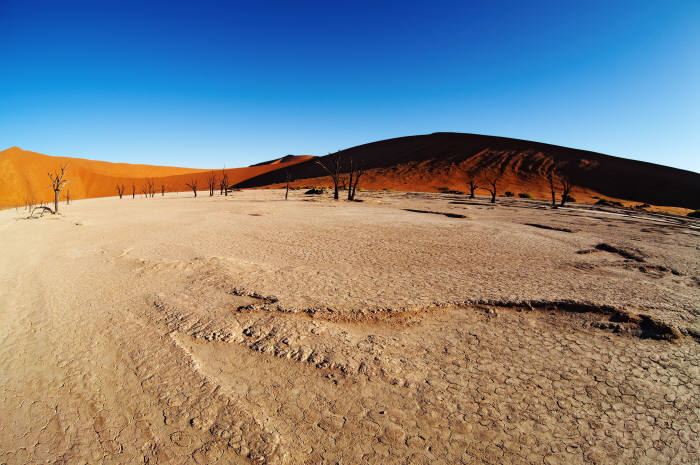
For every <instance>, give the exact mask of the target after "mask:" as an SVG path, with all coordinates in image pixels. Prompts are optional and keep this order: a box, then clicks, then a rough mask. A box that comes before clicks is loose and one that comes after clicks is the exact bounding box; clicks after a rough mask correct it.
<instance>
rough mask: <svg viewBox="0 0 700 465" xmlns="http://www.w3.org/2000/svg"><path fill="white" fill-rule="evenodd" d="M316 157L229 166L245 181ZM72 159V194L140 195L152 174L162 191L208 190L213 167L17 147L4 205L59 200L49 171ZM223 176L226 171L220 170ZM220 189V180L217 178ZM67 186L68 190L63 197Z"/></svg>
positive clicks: (8, 153) (2, 166) (10, 156)
mask: <svg viewBox="0 0 700 465" xmlns="http://www.w3.org/2000/svg"><path fill="white" fill-rule="evenodd" d="M308 158H310V157H308V156H307V157H303V156H301V157H292V158H289V157H284V158H281V159H278V160H275V163H269V164H264V165H259V166H252V167H247V168H231V169H227V170H225V171H226V173H227V174H228V177H229V181H230V184H231V185H233V184H236V183H240V182H242V181H244V180H246V179H248V178H250V177H253V176H259V175H261V174H264V173H266V172H268V171H270V170H276V169H279V168H284V167H288V166H290V165H293V164H295V163H299V162H301V161H304V160H306V159H308ZM66 163H67V164H68V170H67V176H66V177H67V178H68V179H70V183H69V184H68V185H67V189H68V190H70V196H71V198H72V199H80V198H88V197H107V196H113V195H117V190H116V185H117V184H124V186H125V195H131V191H132V185H133V186H135V187H136V193H137V194H140V193H141V192H142V190H143V188H144V186H145V182H146V179H148V178H151V179H153V183H154V185H155V188H156V191H157V192H160V190H161V186H165V190H166V191H168V192H172V191H183V190H187V189H188V187H186V186H185V183H188V182H190V181H191V180H193V179H194V180H196V182H197V185H198V189H199V190H201V191H205V190H206V189H207V178H208V177H209V175H210V173H211V171H210V170H201V169H192V168H178V167H171V166H153V165H133V164H129V163H110V162H104V161H96V160H87V159H83V158H71V157H53V156H49V155H43V154H40V153H35V152H30V151H26V150H22V149H20V148H18V147H11V148H9V149H7V150H3V151H0V208H10V207H14V206H16V205H23V204H24V203H25V202H26V201H27V200H28V199H30V198H33V199H34V200H35V201H38V202H41V201H44V202H49V201H52V200H53V192H52V191H50V190H49V188H48V186H49V178H48V176H47V173H48V172H49V171H53V170H56V169H58V168H60V167H61V166H63V165H65V164H66ZM214 173H215V174H216V176H217V177H218V179H221V175H222V170H221V169H218V170H214ZM217 189H218V183H217ZM65 194H66V191H65V190H64V192H63V193H62V197H61V198H62V199H63V198H64V197H65Z"/></svg>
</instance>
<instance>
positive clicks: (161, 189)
mask: <svg viewBox="0 0 700 465" xmlns="http://www.w3.org/2000/svg"><path fill="white" fill-rule="evenodd" d="M160 196H161V197H165V184H161V185H160Z"/></svg>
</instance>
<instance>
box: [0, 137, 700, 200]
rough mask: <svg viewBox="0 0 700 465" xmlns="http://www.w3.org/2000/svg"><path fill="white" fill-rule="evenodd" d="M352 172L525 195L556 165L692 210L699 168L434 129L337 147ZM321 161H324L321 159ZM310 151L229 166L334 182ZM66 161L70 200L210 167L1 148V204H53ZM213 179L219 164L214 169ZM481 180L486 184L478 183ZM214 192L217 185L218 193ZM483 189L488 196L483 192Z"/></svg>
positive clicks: (246, 174)
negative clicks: (473, 183) (494, 186)
mask: <svg viewBox="0 0 700 465" xmlns="http://www.w3.org/2000/svg"><path fill="white" fill-rule="evenodd" d="M339 153H340V155H341V156H342V159H343V167H344V169H347V168H348V166H349V161H350V159H351V158H352V159H353V160H355V161H356V162H359V163H361V164H362V165H363V167H364V168H365V169H366V170H367V172H366V174H365V175H364V176H363V177H362V179H361V182H360V187H362V188H367V189H394V190H405V191H429V192H431V191H432V192H436V191H440V190H460V191H466V185H465V183H466V180H467V179H468V177H470V176H474V177H476V178H477V179H478V180H481V179H483V176H484V175H485V174H488V173H494V172H499V173H502V177H501V180H500V182H499V186H498V191H499V194H500V195H503V194H504V193H505V192H506V191H511V192H513V193H514V194H515V195H516V196H517V195H518V194H519V193H529V194H532V195H533V196H534V197H535V198H542V199H548V198H549V195H550V194H549V186H548V184H547V181H546V179H545V175H546V174H547V173H548V172H549V170H551V169H552V167H554V166H556V167H557V169H558V170H559V171H560V172H561V173H563V174H565V175H566V176H568V177H569V178H570V179H571V181H572V182H573V184H574V186H575V188H574V190H573V192H572V195H573V197H574V198H575V199H576V200H577V201H585V202H590V201H595V198H597V197H609V198H613V199H620V200H625V201H628V202H637V203H648V204H653V205H665V206H674V207H683V208H690V209H695V208H698V207H700V174H698V173H694V172H691V171H685V170H681V169H677V168H670V167H666V166H661V165H656V164H652V163H646V162H641V161H635V160H629V159H625V158H619V157H613V156H609V155H604V154H600V153H595V152H588V151H584V150H577V149H571V148H567V147H560V146H556V145H550V144H543V143H539V142H531V141H525V140H520V139H509V138H504V137H494V136H484V135H477V134H462V133H434V134H427V135H419V136H408V137H400V138H396V139H387V140H382V141H378V142H372V143H368V144H364V145H359V146H357V147H352V148H349V149H346V150H342V151H341V152H339ZM324 158H325V157H321V159H322V160H323V159H324ZM314 159H315V157H313V156H311V155H287V156H285V157H281V158H277V159H274V160H270V161H268V162H263V163H259V164H256V165H252V166H249V167H245V168H231V169H227V170H226V172H227V174H228V177H229V180H230V183H231V185H235V186H236V187H241V188H254V187H279V186H280V185H281V184H283V183H285V182H286V173H287V172H289V173H290V174H291V176H292V179H293V180H294V183H293V185H295V186H305V185H329V182H330V180H329V179H328V177H327V176H324V175H325V173H324V172H323V170H322V169H321V167H319V166H318V164H317V163H315V160H314ZM65 163H69V171H68V177H69V178H70V179H72V182H71V183H70V184H69V186H68V188H69V189H70V195H71V198H72V199H78V198H86V197H103V196H113V195H116V194H117V192H116V188H115V186H116V184H117V183H119V184H124V185H125V186H126V189H125V195H127V194H128V195H130V194H131V185H132V183H134V184H135V185H136V191H137V194H138V193H140V192H141V189H142V186H143V184H144V182H145V179H146V178H153V180H154V183H155V186H156V190H157V191H158V192H160V189H161V185H164V186H165V188H166V191H169V192H170V191H176V190H177V191H183V190H187V189H188V188H187V187H186V186H185V183H186V182H189V181H190V180H191V179H196V180H197V183H198V186H199V189H201V190H202V191H205V190H206V188H207V187H206V179H207V177H208V175H209V174H210V172H211V170H200V169H191V168H179V167H166V166H151V165H132V164H126V163H109V162H102V161H94V160H86V159H80V158H67V157H51V156H48V155H42V154H38V153H34V152H29V151H25V150H22V149H20V148H17V147H12V148H10V149H7V150H4V151H1V152H0V208H8V207H14V206H16V205H22V204H23V203H24V202H25V201H26V199H28V198H29V197H32V196H33V197H34V198H35V200H46V201H48V200H50V199H51V198H52V193H51V192H50V191H49V190H48V189H47V186H48V177H47V175H46V173H47V172H48V171H50V170H53V169H56V168H58V167H59V166H61V165H62V164H65ZM214 171H215V172H216V174H217V176H219V177H220V176H221V169H220V168H218V169H217V168H214ZM480 185H481V186H484V185H485V183H484V182H483V181H481V182H480ZM217 190H218V189H217ZM478 195H486V191H485V190H483V189H481V190H479V191H478Z"/></svg>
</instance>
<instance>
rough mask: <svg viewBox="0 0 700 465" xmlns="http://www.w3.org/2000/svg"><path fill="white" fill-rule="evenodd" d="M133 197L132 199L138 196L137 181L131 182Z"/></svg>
mask: <svg viewBox="0 0 700 465" xmlns="http://www.w3.org/2000/svg"><path fill="white" fill-rule="evenodd" d="M131 198H132V199H135V198H136V183H135V182H132V183H131Z"/></svg>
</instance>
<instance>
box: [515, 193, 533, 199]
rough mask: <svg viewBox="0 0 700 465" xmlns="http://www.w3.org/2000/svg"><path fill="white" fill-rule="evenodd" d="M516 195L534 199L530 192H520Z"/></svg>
mask: <svg viewBox="0 0 700 465" xmlns="http://www.w3.org/2000/svg"><path fill="white" fill-rule="evenodd" d="M518 197H520V198H521V199H534V197H533V196H532V194H530V193H529V192H521V193H519V194H518Z"/></svg>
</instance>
